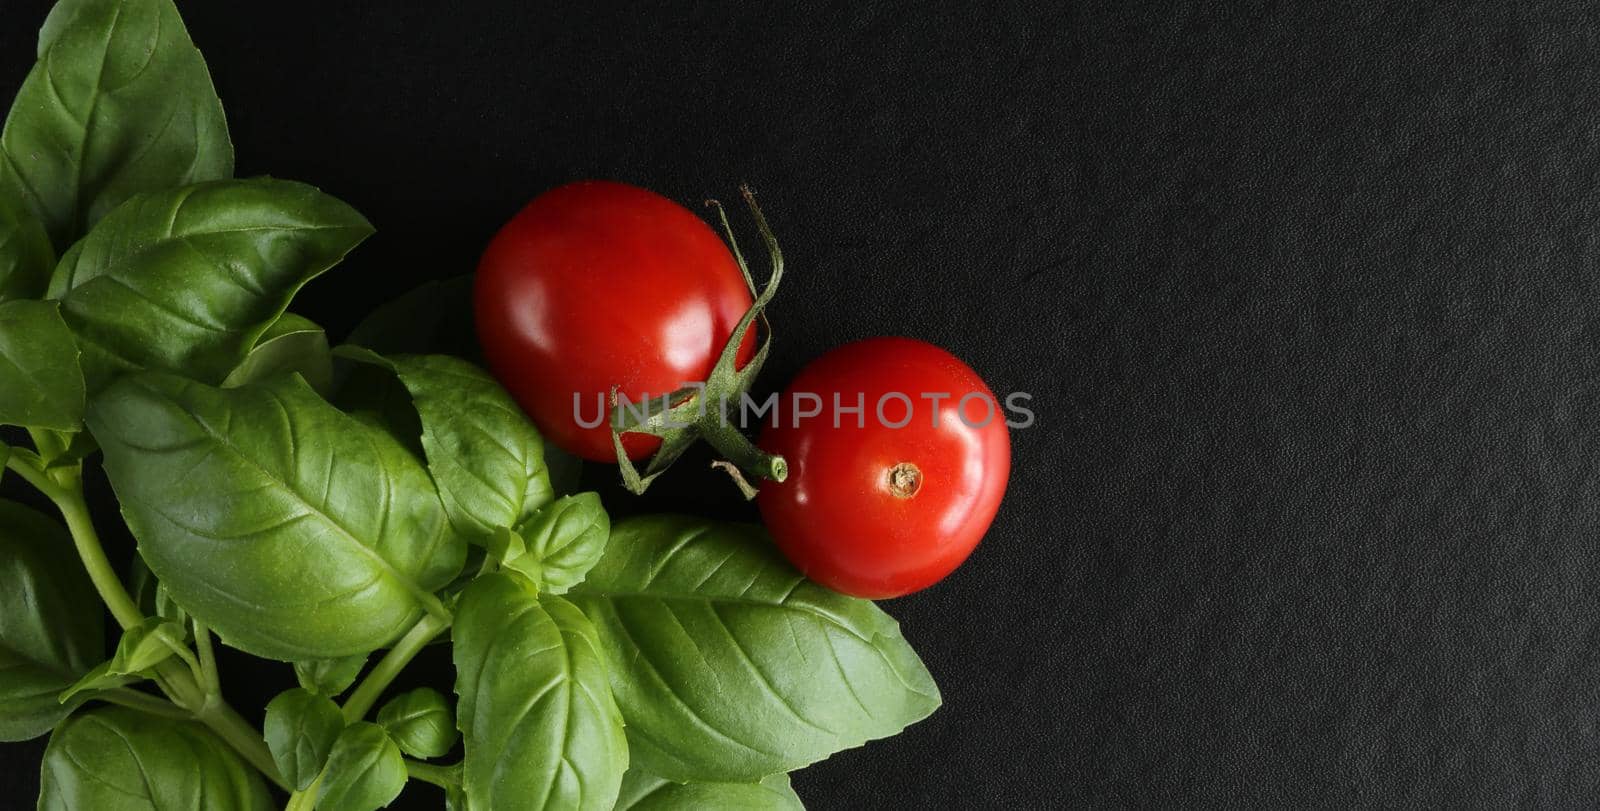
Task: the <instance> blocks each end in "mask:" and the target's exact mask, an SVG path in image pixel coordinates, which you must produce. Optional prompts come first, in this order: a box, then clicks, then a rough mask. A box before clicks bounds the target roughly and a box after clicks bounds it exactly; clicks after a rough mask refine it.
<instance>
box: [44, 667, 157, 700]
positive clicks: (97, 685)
mask: <svg viewBox="0 0 1600 811" xmlns="http://www.w3.org/2000/svg"><path fill="white" fill-rule="evenodd" d="M138 680H139V679H138V678H137V677H135V676H129V675H126V674H119V673H112V672H111V663H110V662H101V663H100V664H98V665H95V668H94V669H93V670H91V671H89V672H88V673H85V674H83V678H81V679H78V680H77V681H76V682H73V684H72V686H71V687H68V688H67V689H65V690H63V691H61V696H60V697H59V698H57V699H56V700H57V701H58V702H60V703H61V704H65V705H68V706H69V707H75V706H77V705H78V704H79V703H81V702H82V701H84V700H86V699H87V698H88V696H87V695H84V694H85V693H92V692H94V691H96V690H110V689H112V688H113V687H121V686H123V685H125V684H132V683H134V682H136V681H138Z"/></svg>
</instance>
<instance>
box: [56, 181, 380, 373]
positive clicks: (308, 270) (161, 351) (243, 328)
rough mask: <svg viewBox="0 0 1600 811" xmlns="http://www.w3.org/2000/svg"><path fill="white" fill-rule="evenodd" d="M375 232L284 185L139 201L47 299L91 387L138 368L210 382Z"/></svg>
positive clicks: (62, 275)
mask: <svg viewBox="0 0 1600 811" xmlns="http://www.w3.org/2000/svg"><path fill="white" fill-rule="evenodd" d="M371 233H372V226H371V225H369V224H367V221H366V220H364V219H362V217H361V215H360V214H357V213H356V212H355V210H354V209H352V208H350V207H349V206H347V205H345V204H344V203H341V202H339V201H338V200H335V199H334V198H332V197H329V196H328V195H326V194H323V193H322V192H320V191H317V190H316V189H315V188H312V187H311V186H307V185H305V184H303V183H293V182H290V181H286V180H273V179H270V178H257V179H253V180H224V181H216V182H212V183H204V184H200V185H197V186H187V187H184V188H180V189H171V190H168V191H162V192H151V193H147V194H140V195H135V196H134V197H133V198H131V199H130V200H128V202H126V203H124V204H122V205H121V206H119V207H118V208H117V210H115V211H113V212H111V214H109V215H108V216H107V217H106V218H105V219H104V220H103V221H101V222H100V224H99V225H97V226H95V229H94V230H93V231H92V232H90V233H89V236H87V237H85V238H84V240H83V241H82V242H81V243H79V244H78V245H76V246H74V247H73V249H72V250H70V251H68V252H67V255H66V256H65V257H63V258H62V260H61V263H60V264H58V265H57V266H56V271H55V276H54V278H53V279H52V280H51V283H50V294H51V297H53V298H60V299H61V313H62V317H63V318H65V319H66V322H67V325H68V326H70V327H72V330H73V333H74V334H75V335H77V337H78V344H79V346H80V347H81V348H82V349H83V368H84V374H85V376H86V378H87V379H88V381H89V390H90V391H91V392H95V391H99V390H100V389H101V388H102V387H104V385H105V384H106V383H108V382H109V381H110V380H111V379H112V378H114V377H116V376H117V375H119V374H122V373H124V372H128V371H131V370H136V369H157V370H166V371H173V372H181V373H183V374H185V375H188V376H190V377H193V378H195V379H198V380H201V381H202V382H206V383H213V384H215V383H219V382H221V381H222V380H223V379H225V378H226V377H227V376H228V375H229V373H231V372H232V371H233V370H234V369H235V367H237V366H238V365H239V363H240V362H241V361H243V360H244V359H245V357H246V354H247V352H248V351H249V350H250V349H251V348H253V347H254V346H255V345H256V343H257V339H258V338H260V336H261V335H263V334H264V333H265V332H266V331H267V329H268V328H269V327H271V326H272V325H273V323H274V322H276V321H277V320H278V317H279V316H280V315H282V314H283V311H284V308H285V307H287V306H288V305H289V300H290V299H291V298H293V297H294V294H295V292H296V291H298V290H299V289H300V288H301V287H302V286H303V285H304V284H305V283H306V282H308V281H310V280H311V279H313V278H315V277H317V276H318V275H320V274H321V273H322V272H323V271H326V270H327V269H328V268H330V267H333V266H334V265H335V264H337V263H338V262H339V260H340V259H341V258H343V257H344V255H345V254H346V253H348V252H349V251H350V250H351V249H352V248H354V247H355V246H356V245H357V244H359V243H360V242H361V241H362V240H364V239H366V238H367V237H368V236H369V235H370V234H371Z"/></svg>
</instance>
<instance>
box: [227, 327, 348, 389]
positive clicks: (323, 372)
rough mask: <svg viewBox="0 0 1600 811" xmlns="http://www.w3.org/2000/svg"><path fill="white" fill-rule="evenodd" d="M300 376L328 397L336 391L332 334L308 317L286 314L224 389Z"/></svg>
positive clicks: (265, 334) (252, 351) (270, 330)
mask: <svg viewBox="0 0 1600 811" xmlns="http://www.w3.org/2000/svg"><path fill="white" fill-rule="evenodd" d="M291 373H298V374H299V375H300V376H301V377H303V378H305V379H306V382H307V383H310V384H311V388H313V389H316V390H317V393H318V394H321V395H322V396H323V397H327V396H328V395H329V394H330V393H331V392H332V389H333V351H332V350H331V349H329V347H328V335H327V333H325V332H323V330H322V327H319V326H317V325H316V324H315V323H314V322H312V321H311V320H310V319H308V318H304V317H302V316H298V315H295V314H294V313H284V314H283V315H282V316H281V317H280V318H278V320H277V321H275V322H273V324H272V326H271V327H268V328H267V331H266V332H265V333H263V334H262V336H261V339H260V340H259V341H257V342H256V345H255V347H254V348H253V349H251V350H250V354H248V355H245V358H244V360H243V361H242V362H240V364H239V365H238V366H236V367H234V369H233V371H232V372H229V373H228V376H227V377H226V378H224V379H223V381H222V386H223V388H237V387H239V386H243V385H245V384H247V383H256V382H260V381H262V380H269V379H271V378H274V377H279V376H282V375H287V374H291Z"/></svg>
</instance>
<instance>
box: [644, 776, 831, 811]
mask: <svg viewBox="0 0 1600 811" xmlns="http://www.w3.org/2000/svg"><path fill="white" fill-rule="evenodd" d="M720 809H726V811H804V809H805V804H804V803H802V802H800V797H799V795H797V794H795V793H794V788H793V787H791V786H790V785H789V775H787V774H775V775H772V776H771V777H768V778H767V779H765V780H762V781H761V782H759V783H674V782H672V781H670V780H667V779H666V778H664V777H657V776H655V775H653V774H649V773H647V772H643V771H640V770H638V769H629V770H628V774H627V775H626V776H624V777H623V778H622V793H621V795H620V796H618V797H617V806H616V811H718V810H720Z"/></svg>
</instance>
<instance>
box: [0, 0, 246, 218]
mask: <svg viewBox="0 0 1600 811" xmlns="http://www.w3.org/2000/svg"><path fill="white" fill-rule="evenodd" d="M0 151H3V153H4V154H3V156H0V157H3V160H0V196H3V197H6V198H9V199H17V200H23V201H25V202H26V203H27V205H28V207H29V208H30V209H32V211H33V213H34V214H35V215H36V216H37V217H38V218H39V220H40V222H42V223H44V226H45V229H46V230H47V231H48V232H49V233H50V237H51V239H52V240H54V242H55V245H56V247H57V248H64V247H66V246H67V245H68V244H70V243H71V242H72V241H73V240H74V239H76V238H77V237H78V236H80V235H82V234H83V233H84V232H86V231H87V230H88V229H89V227H90V226H92V225H94V223H95V222H96V221H97V220H99V219H100V218H101V217H103V216H105V215H106V212H108V211H110V210H111V209H112V208H114V207H116V205H117V204H118V203H121V202H122V201H123V200H126V199H128V197H130V196H131V195H133V194H135V193H138V192H143V191H150V190H154V189H164V188H169V187H172V186H182V185H185V184H188V183H194V182H197V181H202V180H214V179H217V178H224V177H228V176H230V175H232V174H233V144H232V143H231V142H230V141H229V140H228V125H227V122H226V120H225V119H224V117H223V114H222V103H221V102H220V101H218V100H217V93H216V90H215V89H214V88H213V87H212V86H211V75H210V74H209V73H208V72H207V71H206V65H205V60H204V59H202V58H201V56H200V52H199V51H198V50H196V49H195V47H194V43H193V42H191V41H190V39H189V32H188V31H186V30H184V27H183V20H182V19H181V18H180V17H179V16H178V10H177V8H176V7H174V6H173V4H172V0H63V2H59V3H57V4H56V7H55V9H54V10H52V11H51V12H50V16H49V17H48V18H47V19H46V20H45V23H44V28H43V29H42V30H40V32H39V59H38V62H37V63H36V64H35V65H34V67H33V70H32V71H31V72H30V73H29V74H28V77H27V79H25V80H23V83H22V89H21V90H19V91H18V92H17V98H16V101H15V102H13V104H12V106H11V114H10V116H9V117H7V118H6V125H5V131H4V134H0Z"/></svg>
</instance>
